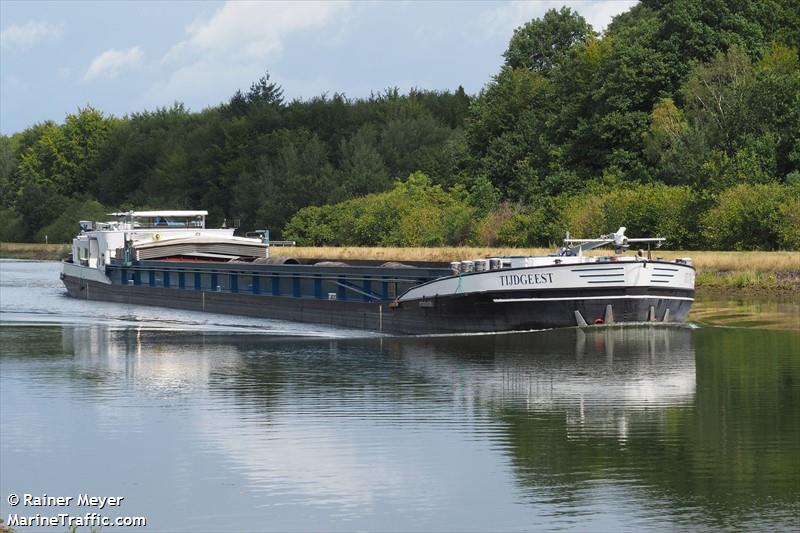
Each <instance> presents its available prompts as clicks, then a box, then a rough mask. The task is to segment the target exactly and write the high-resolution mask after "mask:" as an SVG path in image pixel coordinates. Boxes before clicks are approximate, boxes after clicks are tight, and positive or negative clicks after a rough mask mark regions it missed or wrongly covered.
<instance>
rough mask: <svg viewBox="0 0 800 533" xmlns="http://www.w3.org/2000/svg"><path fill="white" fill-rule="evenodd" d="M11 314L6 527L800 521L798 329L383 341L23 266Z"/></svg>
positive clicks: (4, 347) (6, 340) (3, 393)
mask: <svg viewBox="0 0 800 533" xmlns="http://www.w3.org/2000/svg"><path fill="white" fill-rule="evenodd" d="M0 323H1V325H0V349H1V351H0V354H1V355H0V428H2V432H0V494H2V500H0V511H2V516H3V518H4V519H7V517H8V514H9V512H11V508H10V506H9V505H8V504H7V502H6V495H7V494H9V493H12V492H14V493H18V494H22V493H25V492H29V493H34V494H41V493H43V492H46V493H48V494H51V495H77V494H79V493H87V492H88V493H92V494H97V495H121V496H125V504H124V505H123V506H122V508H121V509H119V510H106V511H107V512H108V514H110V515H114V514H123V515H136V516H146V517H147V520H148V527H149V529H152V530H157V531H207V530H231V531H256V530H281V531H285V530H312V529H313V530H352V529H372V530H392V531H397V530H425V531H427V530H433V529H437V530H441V529H444V530H469V531H486V530H491V531H496V530H530V529H542V528H548V529H562V528H564V529H566V528H570V529H571V528H578V529H584V530H604V531H605V530H616V531H634V530H637V531H638V530H642V529H653V530H655V529H658V530H663V529H665V528H680V529H692V530H694V529H718V528H731V529H762V530H776V529H778V530H781V529H783V530H785V529H791V528H794V527H796V526H797V523H798V514H799V513H800V460H798V457H800V334H798V333H797V332H795V331H771V330H762V329H749V328H730V327H725V328H720V327H696V326H682V327H663V326H653V327H622V328H598V329H592V330H579V329H564V330H558V331H544V332H532V333H525V334H508V335H484V336H456V337H434V338H425V337H419V338H413V337H382V336H377V335H375V334H372V333H368V332H357V331H347V330H341V329H328V328H324V327H320V326H308V325H302V324H291V323H285V322H281V321H266V320H258V319H248V318H241V317H229V316H223V315H209V314H200V313H190V312H186V311H173V310H165V309H158V308H147V307H137V306H128V307H126V306H119V305H117V304H105V303H99V302H88V301H81V300H74V299H70V298H67V297H65V296H64V295H63V289H62V288H61V287H60V285H59V282H58V276H57V265H55V264H54V263H46V262H21V261H20V262H0ZM15 509H16V510H18V511H19V510H21V509H20V508H15ZM80 512H81V513H83V512H84V510H80ZM17 529H18V530H19V531H25V530H26V529H25V528H17ZM137 529H138V528H137Z"/></svg>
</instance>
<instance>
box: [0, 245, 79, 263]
mask: <svg viewBox="0 0 800 533" xmlns="http://www.w3.org/2000/svg"><path fill="white" fill-rule="evenodd" d="M71 249H72V246H71V245H69V244H41V243H26V242H0V259H42V260H51V261H57V260H60V259H63V258H64V257H66V256H67V255H68V254H69V253H70V251H71Z"/></svg>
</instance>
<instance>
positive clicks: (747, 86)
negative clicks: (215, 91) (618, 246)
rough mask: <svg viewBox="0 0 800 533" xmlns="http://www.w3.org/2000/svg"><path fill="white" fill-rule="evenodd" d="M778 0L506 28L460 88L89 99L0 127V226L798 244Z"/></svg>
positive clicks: (662, 8) (569, 16)
mask: <svg viewBox="0 0 800 533" xmlns="http://www.w3.org/2000/svg"><path fill="white" fill-rule="evenodd" d="M796 8H797V5H796V1H795V0H754V1H752V2H738V1H734V0H713V1H710V2H709V1H703V0H675V1H664V0H646V1H642V2H640V3H639V4H638V5H636V6H634V7H633V8H632V9H630V10H629V11H627V12H626V13H623V14H621V15H619V16H617V17H615V19H614V20H613V21H612V23H611V24H610V25H609V27H608V28H607V29H606V31H605V33H604V34H603V35H598V34H597V33H596V32H595V31H594V30H593V29H592V27H591V26H590V25H589V24H588V23H587V22H586V21H585V19H583V17H581V16H580V15H579V14H577V13H576V12H574V11H572V10H571V9H569V8H566V7H565V8H561V9H558V10H555V9H553V10H550V11H548V12H547V13H546V14H545V15H544V16H543V17H542V18H540V19H535V20H532V21H530V22H528V23H527V24H524V25H523V26H521V27H519V28H517V29H516V30H514V32H513V34H512V36H511V38H510V42H509V45H508V48H507V50H506V51H505V53H504V55H503V62H502V64H501V65H500V66H499V71H498V73H497V74H496V75H495V76H494V77H493V78H492V79H491V80H489V81H488V83H487V84H486V86H485V87H484V88H483V90H482V91H481V92H480V93H479V94H478V95H468V94H466V93H465V91H464V90H463V89H462V88H460V87H459V88H458V89H457V90H455V91H428V90H424V89H417V90H412V91H410V92H408V93H407V94H401V93H400V92H399V91H398V90H396V89H389V90H386V91H384V92H381V93H376V94H373V95H371V96H370V97H369V98H361V99H350V98H347V97H346V96H345V95H342V94H334V95H332V96H329V95H321V96H319V97H316V98H312V99H309V100H293V101H290V102H287V101H285V99H284V97H283V94H282V91H281V88H280V86H279V85H278V84H276V83H274V82H273V81H271V80H270V78H269V75H268V74H266V75H265V76H263V77H262V78H261V79H259V80H258V81H256V82H255V83H253V84H252V85H251V87H250V88H249V90H247V91H237V92H236V93H235V94H234V95H233V96H231V98H230V99H229V100H228V101H226V102H224V103H222V104H220V105H219V106H215V107H211V108H208V109H205V110H203V111H202V112H198V113H192V112H189V111H188V110H186V109H185V108H184V106H183V105H181V104H179V103H176V104H175V105H173V106H172V107H170V108H164V109H158V110H155V111H150V112H142V113H135V114H132V115H129V116H125V117H123V118H116V117H108V116H105V115H103V114H102V113H101V112H100V111H98V110H95V109H93V108H91V107H89V108H86V109H81V110H79V111H78V112H77V113H75V114H71V115H69V116H67V118H66V120H65V121H64V123H63V124H56V123H53V122H45V123H41V124H37V125H35V126H32V127H30V128H28V129H26V130H25V131H23V132H20V133H17V134H14V135H12V136H2V137H0V240H8V241H11V240H20V241H25V240H37V241H41V240H43V239H44V236H45V235H47V236H48V238H49V239H50V240H51V241H66V240H69V239H70V238H71V237H72V235H73V234H74V233H75V229H76V228H75V226H76V221H77V220H79V219H83V218H102V216H103V215H104V213H107V212H109V211H110V210H117V209H131V208H137V209H139V208H185V209H190V208H191V209H196V208H203V209H208V210H209V212H210V222H211V223H221V222H222V221H223V219H227V220H228V221H231V220H239V221H240V224H241V227H242V229H243V230H250V229H262V228H269V229H270V230H272V233H273V235H278V236H281V235H282V236H284V237H286V238H294V239H296V240H298V241H300V242H302V243H305V244H359V245H376V244H381V245H442V244H448V245H459V244H484V245H491V244H503V245H520V246H533V245H547V244H549V243H552V242H556V241H558V240H559V239H560V238H561V237H563V235H564V233H565V232H566V231H570V232H571V233H572V234H573V235H581V236H592V235H594V234H598V233H606V232H608V231H612V230H615V229H616V228H617V227H618V226H622V225H624V226H627V227H628V228H629V233H631V234H633V233H639V234H660V235H663V236H667V237H669V238H670V244H671V245H673V246H681V247H686V248H717V249H749V248H764V249H775V248H784V249H800V230H798V228H800V61H799V60H798V48H800V10H798V9H796Z"/></svg>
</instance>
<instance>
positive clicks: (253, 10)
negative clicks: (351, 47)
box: [165, 1, 347, 60]
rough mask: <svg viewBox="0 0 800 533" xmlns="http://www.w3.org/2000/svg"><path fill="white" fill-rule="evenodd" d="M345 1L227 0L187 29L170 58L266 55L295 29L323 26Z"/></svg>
mask: <svg viewBox="0 0 800 533" xmlns="http://www.w3.org/2000/svg"><path fill="white" fill-rule="evenodd" d="M346 7H347V3H346V2H257V1H256V2H249V1H235V2H226V3H225V5H224V6H222V7H221V8H220V9H218V10H217V11H216V13H214V15H213V16H212V17H211V19H209V20H207V21H202V20H196V21H194V22H193V23H192V24H190V25H189V26H188V27H187V28H186V33H187V34H188V38H187V39H186V40H184V41H181V42H180V43H178V44H177V45H175V46H174V47H173V48H172V49H171V50H170V51H169V52H168V54H167V56H166V58H165V59H167V60H171V59H180V58H181V57H182V56H185V55H187V54H211V55H213V56H227V55H231V54H232V53H235V54H236V55H237V56H239V57H242V58H244V59H248V58H264V57H266V56H268V55H270V54H272V53H275V52H279V51H280V50H281V47H282V41H283V39H284V38H285V37H286V36H287V35H288V34H289V33H291V32H292V31H295V30H302V29H311V28H318V27H321V26H324V25H325V24H327V23H328V22H330V21H331V20H332V19H333V18H334V17H336V16H337V15H339V14H340V13H342V12H343V11H344V10H345V8H346Z"/></svg>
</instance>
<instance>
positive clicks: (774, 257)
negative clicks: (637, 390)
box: [270, 246, 800, 273]
mask: <svg viewBox="0 0 800 533" xmlns="http://www.w3.org/2000/svg"><path fill="white" fill-rule="evenodd" d="M552 251H553V250H552V249H548V248H473V247H449V248H448V247H442V248H359V247H354V246H344V247H333V246H321V247H293V248H289V247H287V248H283V247H272V248H271V249H270V253H271V254H272V255H275V256H291V257H297V258H326V259H340V260H347V259H374V260H385V261H391V260H394V261H447V262H449V261H461V260H464V259H475V258H479V257H489V256H502V255H546V254H548V253H550V252H552ZM592 253H593V254H594V255H604V254H608V253H609V252H608V251H605V252H603V251H595V252H592ZM653 257H663V258H665V259H675V258H676V257H691V258H692V260H693V261H694V265H695V267H696V268H697V269H698V270H700V271H708V272H767V273H773V272H798V271H800V252H700V251H670V250H654V251H653Z"/></svg>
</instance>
